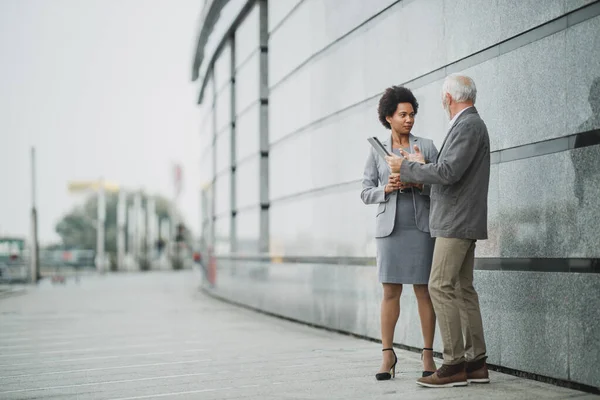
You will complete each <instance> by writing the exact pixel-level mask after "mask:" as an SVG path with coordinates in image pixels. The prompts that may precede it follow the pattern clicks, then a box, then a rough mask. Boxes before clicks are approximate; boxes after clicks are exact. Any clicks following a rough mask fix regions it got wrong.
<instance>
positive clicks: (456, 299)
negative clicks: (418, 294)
mask: <svg viewBox="0 0 600 400" xmlns="http://www.w3.org/2000/svg"><path fill="white" fill-rule="evenodd" d="M474 261H475V240H467V239H451V238H436V240H435V248H434V250H433V262H432V265H431V275H430V277H429V294H430V296H431V301H432V303H433V308H434V309H435V314H436V316H437V319H438V324H439V327H440V333H441V335H442V342H443V344H444V364H458V363H460V362H463V361H473V360H478V359H480V358H482V357H483V356H484V355H485V352H486V349H485V340H484V338H483V324H482V322H481V311H480V310H479V298H478V297H477V292H476V291H475V288H474V287H473V266H474ZM457 284H458V285H457ZM463 335H464V337H463Z"/></svg>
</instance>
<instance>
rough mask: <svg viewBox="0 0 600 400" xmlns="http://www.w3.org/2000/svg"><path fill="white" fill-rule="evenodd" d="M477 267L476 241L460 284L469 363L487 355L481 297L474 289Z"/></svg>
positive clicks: (466, 262) (462, 270)
mask: <svg viewBox="0 0 600 400" xmlns="http://www.w3.org/2000/svg"><path fill="white" fill-rule="evenodd" d="M474 266H475V241H473V244H472V245H471V246H470V247H469V250H468V251H467V254H466V257H465V260H464V262H463V265H462V267H461V269H460V274H459V282H460V292H461V295H462V296H461V297H462V300H463V307H461V313H460V317H461V325H462V329H463V335H464V337H465V355H466V358H467V361H475V360H479V359H481V358H483V357H484V356H485V353H486V348H485V339H484V337H483V322H482V321H481V311H480V308H479V296H477V292H476V291H475V287H473V268H474Z"/></svg>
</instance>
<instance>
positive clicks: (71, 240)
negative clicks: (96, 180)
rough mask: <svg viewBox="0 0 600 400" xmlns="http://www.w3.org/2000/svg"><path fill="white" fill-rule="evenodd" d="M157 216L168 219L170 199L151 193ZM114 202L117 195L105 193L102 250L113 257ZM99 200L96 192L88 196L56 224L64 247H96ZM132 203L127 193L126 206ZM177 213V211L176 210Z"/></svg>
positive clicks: (114, 243)
mask: <svg viewBox="0 0 600 400" xmlns="http://www.w3.org/2000/svg"><path fill="white" fill-rule="evenodd" d="M153 198H154V199H155V202H156V213H157V215H158V217H159V219H165V218H169V215H170V213H169V210H170V208H171V202H170V201H169V200H167V199H166V198H164V197H162V196H153ZM142 199H143V200H142V207H146V196H145V195H143V194H142ZM117 203H118V194H116V193H107V194H106V224H105V228H104V229H105V243H104V249H105V251H106V252H107V253H109V254H111V255H112V256H113V257H114V256H115V255H116V252H117ZM97 204H98V199H97V197H96V196H95V195H92V196H90V197H88V198H87V200H86V201H85V203H84V204H83V205H80V206H77V207H75V208H74V209H73V210H71V211H70V212H69V213H67V214H66V215H65V216H63V217H62V218H61V220H60V221H59V222H58V223H57V224H56V228H55V230H56V233H57V234H58V235H59V236H60V238H61V240H62V245H63V246H64V248H68V249H93V250H96V223H95V220H96V218H97ZM131 204H133V196H128V199H127V206H129V205H131ZM178 214H179V213H178Z"/></svg>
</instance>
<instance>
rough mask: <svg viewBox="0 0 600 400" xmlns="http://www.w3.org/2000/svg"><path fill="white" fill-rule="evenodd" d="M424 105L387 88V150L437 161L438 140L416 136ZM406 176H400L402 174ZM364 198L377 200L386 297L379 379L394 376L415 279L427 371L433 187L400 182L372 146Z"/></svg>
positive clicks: (382, 107) (430, 364)
mask: <svg viewBox="0 0 600 400" xmlns="http://www.w3.org/2000/svg"><path fill="white" fill-rule="evenodd" d="M418 108H419V104H418V103H417V99H416V98H415V96H414V95H413V93H412V92H411V91H410V90H409V89H407V88H405V87H400V86H393V87H391V88H388V89H386V91H385V93H384V94H383V96H382V97H381V99H380V100H379V107H378V112H379V121H381V123H382V124H383V126H384V127H386V128H387V129H390V130H391V136H390V137H389V138H388V139H387V140H386V141H383V142H382V144H383V145H384V147H385V148H386V149H387V150H388V152H390V153H391V152H394V153H395V154H398V155H400V154H401V153H402V151H405V152H406V153H412V152H414V151H415V150H416V149H418V150H420V151H421V152H422V153H423V155H424V157H425V161H426V162H430V161H432V160H436V158H437V149H436V148H435V146H434V144H433V141H431V140H429V139H425V138H421V137H417V136H414V135H412V134H411V133H410V132H411V130H412V128H413V125H414V122H415V115H416V114H417V110H418ZM400 178H401V177H400ZM362 187H363V190H362V192H361V198H362V201H363V202H364V203H365V204H378V207H377V213H376V217H375V237H376V243H377V269H378V274H379V282H381V284H382V285H383V300H382V302H381V342H382V345H383V361H382V363H381V368H380V369H379V372H378V373H377V374H376V375H375V377H376V378H377V380H387V379H390V378H392V377H394V376H395V373H396V362H397V360H398V359H397V357H396V353H395V352H394V349H393V348H392V343H393V339H394V329H395V327H396V323H397V322H398V317H399V316H400V295H401V294H402V285H403V284H411V285H413V289H414V291H415V295H416V297H417V304H418V309H419V317H420V319H421V330H422V333H423V342H424V345H425V346H424V348H423V352H422V353H421V359H422V360H423V376H429V375H431V374H433V372H434V371H435V370H436V366H435V362H434V361H433V349H432V347H433V336H434V333H435V312H434V311H433V305H432V304H431V298H430V297H429V291H428V290H427V283H428V281H429V272H430V270H431V260H432V257H433V246H434V243H435V242H434V239H433V238H432V237H431V236H430V234H429V189H430V188H429V186H428V185H424V186H423V185H419V184H413V183H405V182H401V181H400V180H399V179H398V177H397V176H390V171H389V168H388V166H387V163H386V162H385V160H384V159H383V158H381V157H380V156H379V155H378V154H377V153H376V152H375V150H374V149H371V152H370V153H369V157H368V158H367V162H366V165H365V171H364V175H363V180H362Z"/></svg>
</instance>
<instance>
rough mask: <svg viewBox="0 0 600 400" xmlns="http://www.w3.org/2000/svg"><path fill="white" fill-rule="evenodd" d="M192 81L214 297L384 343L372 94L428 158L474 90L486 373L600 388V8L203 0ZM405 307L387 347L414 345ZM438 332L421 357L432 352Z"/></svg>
mask: <svg viewBox="0 0 600 400" xmlns="http://www.w3.org/2000/svg"><path fill="white" fill-rule="evenodd" d="M202 20H203V25H202V27H201V30H200V33H199V37H198V51H197V53H196V59H195V62H194V66H193V75H194V78H195V79H196V80H197V82H198V83H199V84H200V87H201V89H200V94H199V106H200V112H202V114H203V118H202V121H203V122H202V126H201V128H200V134H201V135H202V139H203V140H202V143H203V148H202V149H201V151H200V153H199V154H200V160H201V170H202V176H203V180H204V182H203V184H204V186H203V193H202V199H203V201H202V205H201V207H202V219H203V220H202V226H203V233H202V238H203V240H204V242H205V244H206V248H207V249H208V251H210V253H211V254H213V255H214V260H215V262H214V263H213V264H212V266H213V268H214V274H213V275H212V276H213V279H212V280H213V282H212V283H213V285H212V286H211V288H210V290H212V291H213V292H214V293H215V294H216V295H219V296H222V297H225V298H228V299H230V300H232V301H235V302H239V303H242V304H245V305H248V306H251V307H254V308H258V309H261V310H264V311H267V312H271V313H275V314H278V315H284V316H286V317H289V318H293V319H296V320H299V321H304V322H309V323H312V324H317V325H322V326H326V327H329V328H332V329H338V330H342V331H346V332H352V333H354V334H358V335H363V336H366V337H372V338H379V301H380V298H381V289H380V285H379V284H378V282H377V273H376V268H375V266H374V264H375V263H374V257H375V243H374V220H375V209H374V208H372V207H367V206H365V205H364V204H363V203H362V202H361V200H360V191H361V184H360V181H361V177H362V172H363V167H364V163H365V161H366V157H367V154H368V151H369V144H368V143H367V141H366V138H367V137H369V136H378V137H380V138H381V139H384V138H386V136H387V135H389V131H386V130H385V129H384V128H383V127H382V126H381V125H380V123H379V122H378V119H377V102H378V100H379V97H380V96H381V94H382V92H383V91H384V90H385V88H386V87H389V86H391V85H404V86H407V87H409V88H411V89H412V90H413V92H414V93H415V95H416V97H417V100H418V101H419V104H420V108H419V113H418V115H417V119H416V124H415V128H414V130H413V133H415V134H416V135H419V136H424V137H428V138H431V139H433V140H434V142H435V144H436V146H438V148H439V147H440V145H441V143H442V141H443V139H444V136H445V133H446V130H447V124H448V120H447V118H446V116H445V114H444V111H443V109H442V106H441V87H442V82H443V79H444V78H445V77H446V76H447V75H448V74H451V73H454V72H461V73H465V74H467V75H469V76H471V77H472V78H473V79H474V80H475V83H476V85H477V88H478V96H477V103H476V106H477V108H478V110H479V113H480V114H481V116H482V118H483V119H484V121H485V122H486V124H487V126H488V130H489V132H490V140H491V146H492V149H491V150H492V169H491V176H490V188H489V203H488V204H489V218H488V221H489V239H488V240H486V241H481V242H478V244H477V250H476V256H477V261H476V269H477V270H476V277H475V284H476V287H477V289H478V291H479V294H480V302H481V306H482V313H483V318H484V325H485V332H486V337H487V343H488V353H489V362H490V363H491V364H494V365H496V366H501V367H504V368H508V369H512V370H518V371H524V372H527V373H530V374H532V375H533V376H543V377H550V378H553V379H556V380H559V381H568V382H571V383H575V384H580V385H587V386H591V387H600V370H599V369H598V368H596V366H597V365H598V363H600V275H599V273H600V262H599V260H600V230H599V229H598V227H599V226H600V146H599V144H600V34H599V32H600V2H598V1H589V0H546V1H544V2H543V3H542V2H540V1H537V0H536V1H522V0H520V1H518V0H469V1H463V0H402V1H393V0H369V1H364V0H344V1H341V0H230V1H219V0H208V1H207V2H206V4H205V7H204V10H203V14H202ZM409 292H410V291H405V294H403V298H402V311H401V317H400V321H399V325H398V328H397V331H396V337H395V342H397V343H400V344H403V345H406V346H409V347H411V348H415V349H418V348H421V347H422V346H423V344H422V342H421V334H420V326H419V323H418V314H417V309H416V302H415V299H414V298H413V297H412V295H411V294H410V293H409ZM439 339H440V338H439V333H438V334H437V335H436V342H435V347H436V350H437V351H440V350H441V341H440V340H439Z"/></svg>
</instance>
